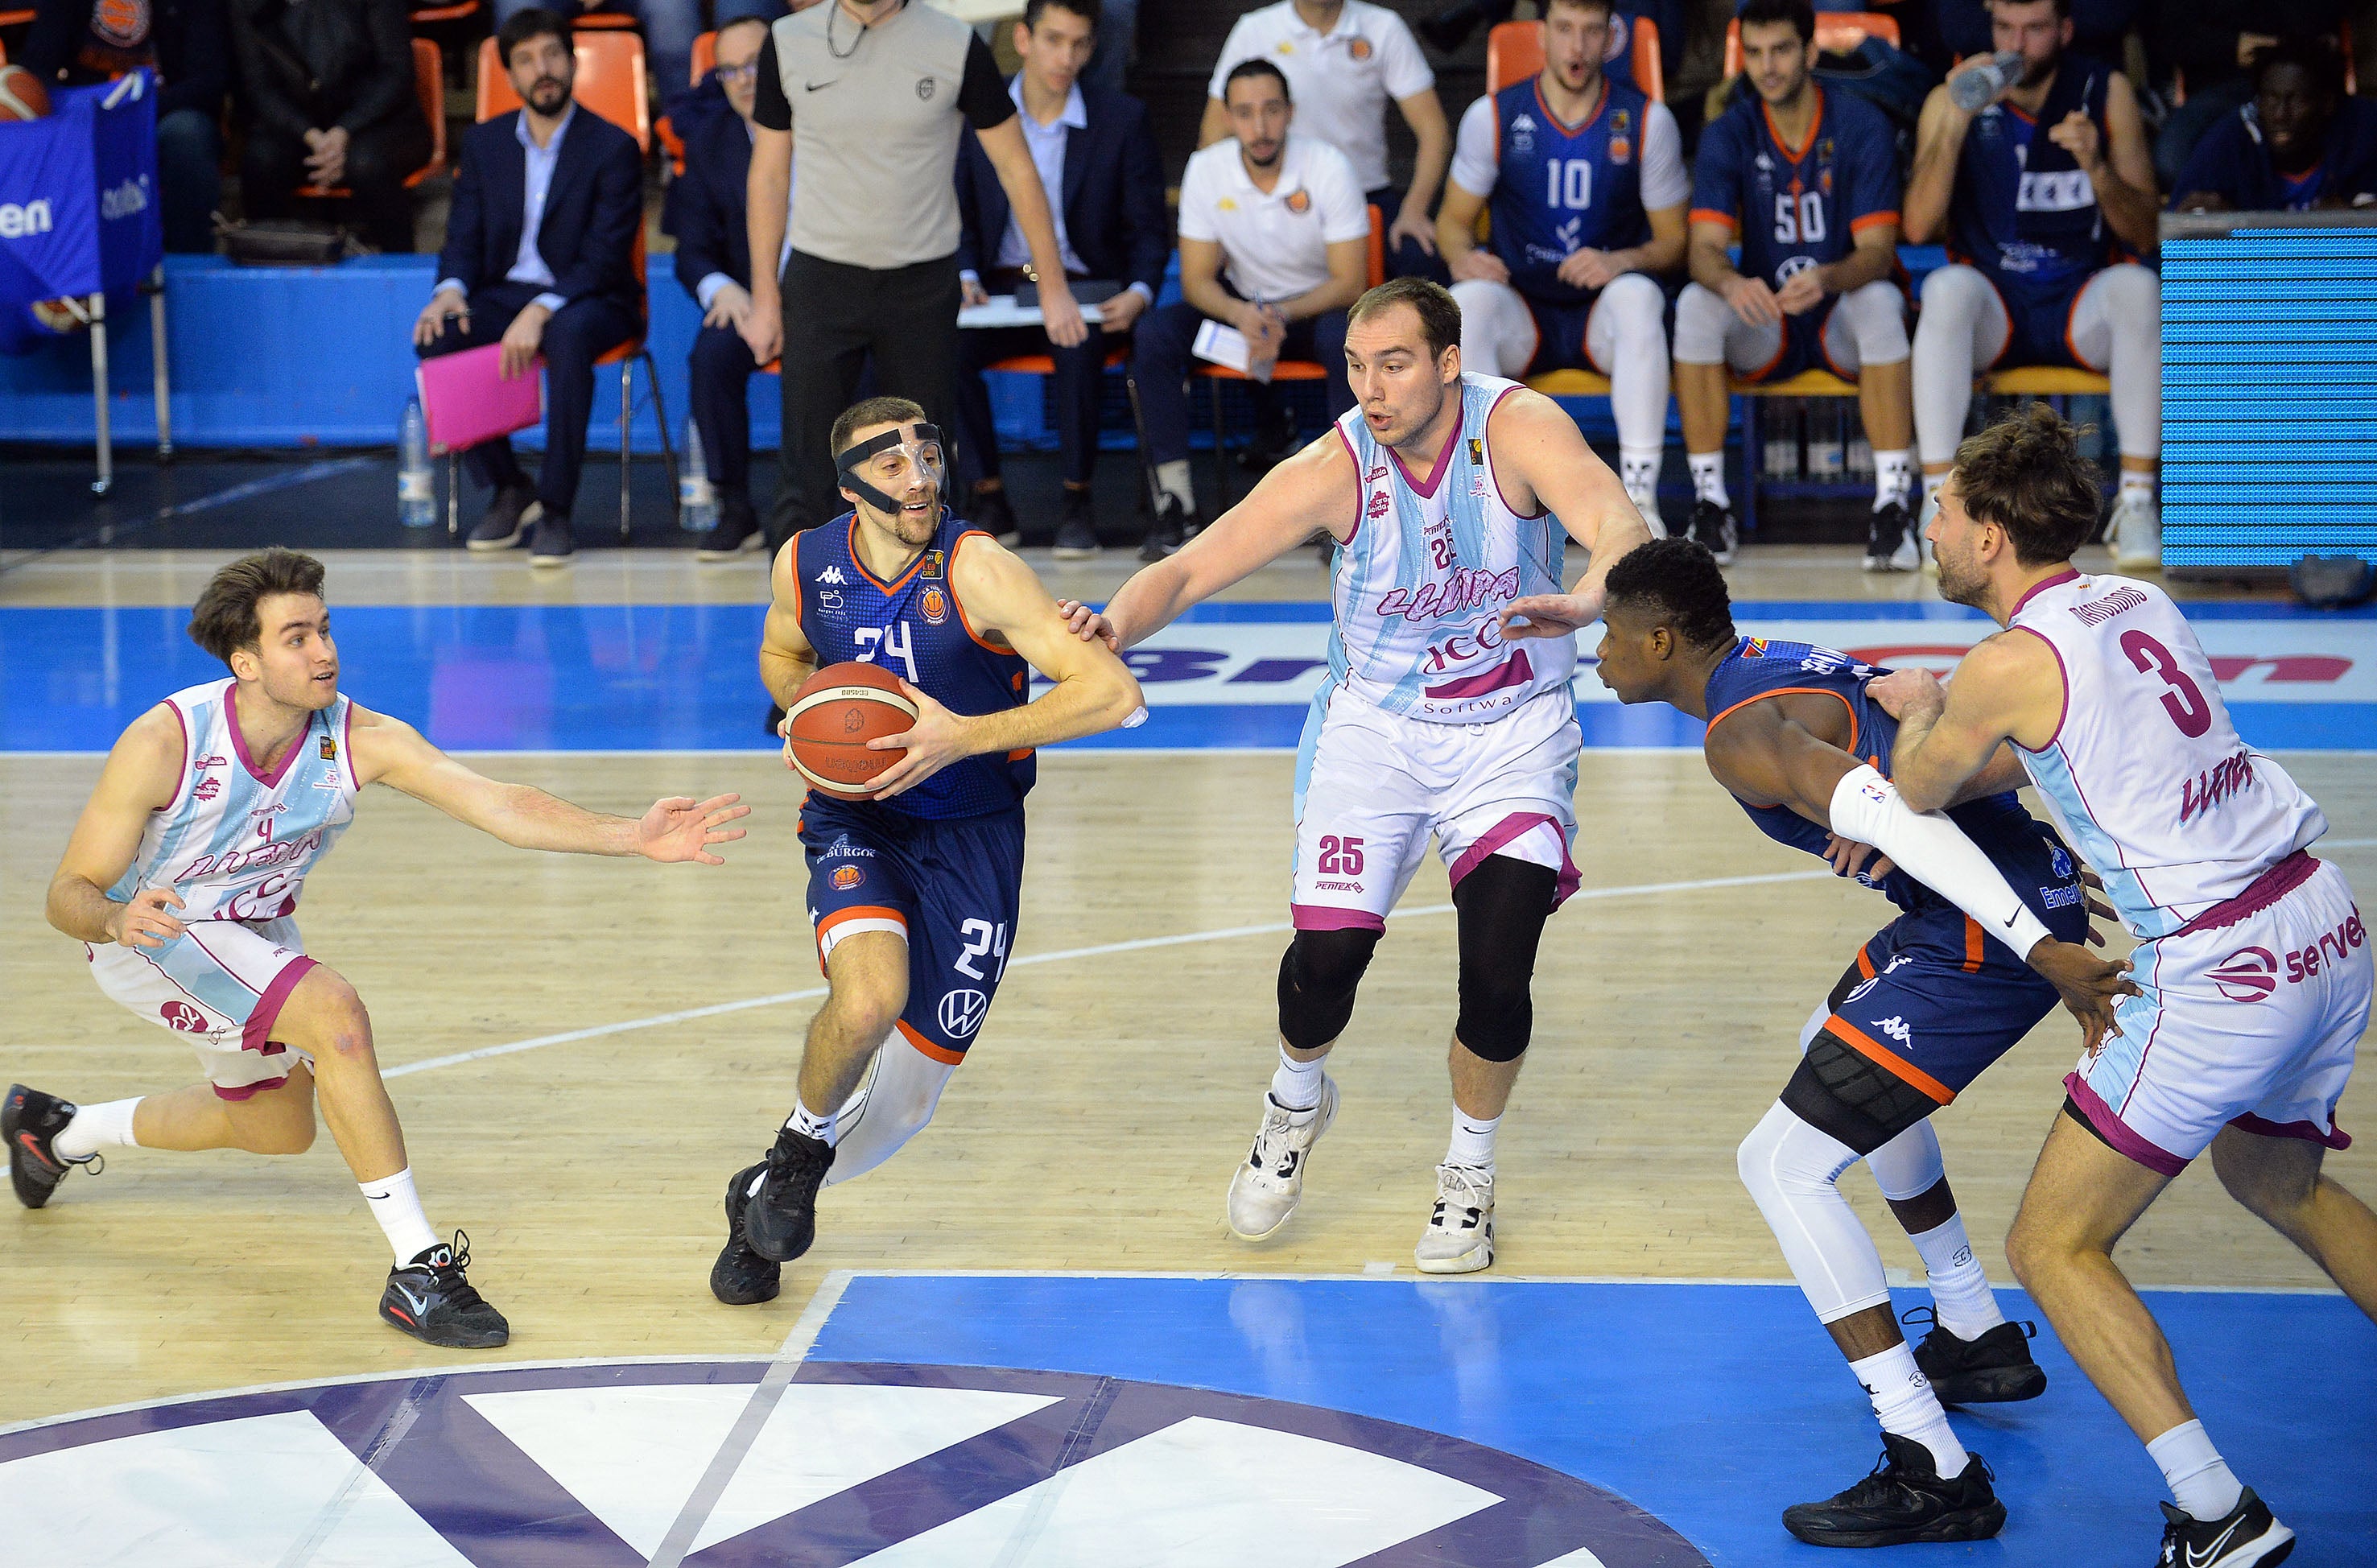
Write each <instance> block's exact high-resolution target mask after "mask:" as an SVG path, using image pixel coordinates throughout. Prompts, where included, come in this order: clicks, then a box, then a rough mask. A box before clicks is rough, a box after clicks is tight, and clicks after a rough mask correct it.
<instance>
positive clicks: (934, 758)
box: [866, 680, 974, 800]
mask: <svg viewBox="0 0 2377 1568" xmlns="http://www.w3.org/2000/svg"><path fill="white" fill-rule="evenodd" d="M900 690H901V692H902V695H904V696H905V697H906V698H907V699H908V700H909V701H911V702H914V704H915V705H916V722H915V723H914V724H911V725H909V726H908V727H907V728H906V729H904V730H902V731H901V732H900V733H899V734H898V735H878V736H876V737H875V738H874V739H873V740H870V741H868V742H867V743H866V748H867V749H868V750H869V751H905V752H906V753H907V755H906V756H905V757H902V758H901V759H900V760H899V761H897V762H895V763H893V764H892V765H891V766H890V767H889V768H886V769H885V770H883V772H879V773H878V774H876V775H875V794H874V795H873V796H871V797H870V798H873V799H876V800H889V799H890V798H891V797H892V796H895V795H898V794H899V793H900V792H901V791H902V790H907V789H914V787H915V786H916V785H918V784H923V783H924V782H925V781H926V779H929V778H931V777H932V776H933V775H934V774H935V773H938V772H940V771H941V770H942V769H943V768H946V767H948V766H949V765H950V763H952V762H956V761H962V760H964V759H966V758H968V757H971V756H973V752H974V748H973V728H972V724H971V722H970V721H969V720H968V719H967V718H966V716H965V715H964V714H962V713H952V712H950V711H949V710H948V709H947V708H944V707H942V706H941V705H940V704H939V703H938V702H936V701H934V700H932V698H930V697H929V696H927V695H926V694H925V692H924V691H922V690H920V689H919V688H916V687H914V686H911V685H910V684H909V683H908V682H906V681H904V680H903V681H902V682H901V683H900Z"/></svg>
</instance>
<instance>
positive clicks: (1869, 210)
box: [1676, 0, 1919, 571]
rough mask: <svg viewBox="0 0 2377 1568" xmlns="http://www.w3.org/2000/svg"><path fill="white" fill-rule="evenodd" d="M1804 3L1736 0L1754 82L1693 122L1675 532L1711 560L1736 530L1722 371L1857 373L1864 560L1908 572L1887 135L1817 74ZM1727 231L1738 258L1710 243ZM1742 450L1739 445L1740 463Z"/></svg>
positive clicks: (1761, 375)
mask: <svg viewBox="0 0 2377 1568" xmlns="http://www.w3.org/2000/svg"><path fill="white" fill-rule="evenodd" d="M1815 37H1816V17H1815V13H1814V12H1813V11H1812V10H1810V8H1809V6H1808V0H1750V3H1749V4H1748V5H1746V6H1743V7H1742V9H1741V54H1742V63H1743V66H1744V72H1743V74H1744V75H1745V76H1746V77H1747V78H1749V81H1750V86H1751V87H1752V88H1753V89H1754V90H1755V91H1754V92H1748V93H1741V94H1738V95H1737V96H1736V97H1735V99H1734V101H1733V103H1732V106H1731V107H1730V108H1728V109H1726V112H1725V113H1724V114H1721V115H1719V116H1717V117H1716V118H1715V119H1714V120H1713V121H1711V122H1710V123H1709V126H1708V127H1707V129H1705V130H1703V131H1702V133H1701V145H1700V154H1699V158H1698V161H1697V162H1696V164H1695V166H1694V168H1693V171H1692V211H1691V241H1690V263H1691V274H1692V281H1691V283H1690V285H1689V286H1687V287H1686V288H1685V290H1684V292H1683V295H1682V297H1680V298H1679V299H1678V300H1677V301H1676V403H1677V406H1678V411H1679V412H1680V413H1682V415H1683V424H1684V455H1685V457H1686V459H1687V460H1688V461H1690V464H1691V470H1692V492H1693V497H1694V498H1693V505H1692V521H1691V535H1692V537H1693V538H1695V539H1698V540H1699V541H1700V542H1701V543H1702V544H1703V545H1707V546H1708V547H1709V551H1710V553H1711V554H1712V555H1714V556H1715V557H1716V558H1717V560H1718V561H1719V562H1720V563H1725V562H1729V561H1731V560H1732V559H1733V555H1734V551H1735V549H1736V547H1737V545H1738V532H1737V529H1736V527H1735V523H1734V517H1733V503H1732V499H1731V497H1729V496H1728V495H1727V494H1726V484H1725V432H1726V424H1727V421H1728V417H1729V413H1730V409H1731V400H1730V399H1729V398H1728V397H1727V395H1726V369H1727V367H1728V366H1729V367H1731V369H1732V371H1733V373H1734V374H1735V375H1736V376H1738V377H1740V378H1741V379H1743V380H1745V381H1769V380H1782V379H1785V378H1786V377H1792V376H1797V375H1798V374H1799V373H1800V372H1802V371H1805V370H1812V369H1818V368H1828V369H1830V370H1832V371H1833V372H1834V373H1835V374H1836V375H1839V376H1842V377H1846V378H1848V379H1850V380H1853V381H1855V382H1856V383H1857V408H1858V412H1859V413H1862V414H1863V415H1864V418H1865V429H1866V435H1867V437H1868V438H1869V439H1870V440H1871V441H1872V443H1873V466H1874V499H1873V513H1872V517H1871V521H1869V524H1868V526H1867V533H1866V569H1867V570H1869V571H1893V570H1909V569H1913V568H1914V567H1915V566H1916V564H1917V560H1918V559H1919V557H1918V556H1917V551H1916V546H1915V543H1914V534H1913V531H1912V529H1911V526H1910V524H1909V521H1908V517H1907V509H1906V503H1907V501H1908V499H1909V498H1910V497H1909V492H1910V491H1911V489H1912V488H1913V485H1914V456H1915V454H1914V453H1913V452H1912V451H1911V450H1910V448H1911V447H1912V445H1913V442H1914V435H1915V432H1914V429H1913V420H1912V418H1911V416H1910V412H1909V406H1908V405H1909V402H1910V396H1909V393H1908V382H1907V368H1906V357H1907V345H1906V300H1905V295H1904V294H1902V293H1899V290H1898V285H1897V283H1896V282H1895V281H1893V276H1894V274H1895V273H1896V271H1897V269H1898V146H1897V138H1896V136H1895V134H1894V133H1893V130H1892V129H1891V125H1890V122H1889V121H1888V120H1886V119H1884V118H1883V117H1882V114H1881V111H1880V110H1878V109H1875V108H1874V107H1872V106H1871V105H1870V104H1869V103H1867V102H1865V101H1864V100H1863V99H1860V98H1857V97H1856V96H1855V95H1853V94H1851V93H1846V92H1836V91H1833V90H1829V89H1826V88H1824V87H1822V86H1820V85H1818V84H1817V83H1816V82H1815V81H1814V80H1813V79H1812V78H1811V77H1810V74H1809V73H1810V68H1811V67H1812V66H1814V64H1815V54H1816V50H1815ZM1737 239H1738V242H1739V244H1740V246H1741V265H1740V267H1739V269H1736V268H1735V266H1734V264H1733V262H1732V260H1731V259H1729V258H1728V257H1727V256H1726V248H1727V247H1728V246H1730V245H1733V244H1735V243H1736V241H1737ZM1757 456H1758V454H1756V453H1754V452H1753V453H1751V454H1750V458H1749V461H1753V462H1754V461H1757Z"/></svg>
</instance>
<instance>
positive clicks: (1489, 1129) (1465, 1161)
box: [1444, 1106, 1502, 1176]
mask: <svg viewBox="0 0 2377 1568" xmlns="http://www.w3.org/2000/svg"><path fill="white" fill-rule="evenodd" d="M1501 1125H1502V1119H1501V1118H1500V1117H1499V1116H1498V1117H1493V1118H1491V1119H1488V1118H1486V1117H1482V1116H1472V1115H1470V1114H1469V1113H1468V1112H1467V1111H1465V1110H1463V1109H1462V1108H1461V1107H1459V1106H1455V1107H1452V1143H1451V1145H1450V1146H1449V1147H1447V1148H1446V1150H1445V1152H1444V1163H1445V1164H1447V1165H1461V1166H1467V1167H1469V1168H1470V1169H1472V1170H1482V1171H1484V1172H1485V1173H1486V1174H1487V1175H1488V1176H1491V1175H1493V1174H1494V1130H1495V1129H1496V1128H1498V1127H1499V1126H1501Z"/></svg>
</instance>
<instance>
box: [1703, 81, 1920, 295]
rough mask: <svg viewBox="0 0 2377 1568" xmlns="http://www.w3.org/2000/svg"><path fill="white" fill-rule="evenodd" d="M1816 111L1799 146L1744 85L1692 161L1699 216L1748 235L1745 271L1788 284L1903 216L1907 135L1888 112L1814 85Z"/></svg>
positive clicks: (1743, 254)
mask: <svg viewBox="0 0 2377 1568" xmlns="http://www.w3.org/2000/svg"><path fill="white" fill-rule="evenodd" d="M1809 90H1810V91H1811V92H1813V93H1814V94H1815V95H1816V112H1815V114H1814V115H1813V116H1812V117H1811V118H1810V121H1809V123H1808V134H1807V136H1806V137H1805V138H1803V139H1802V140H1801V141H1800V142H1799V144H1798V146H1797V147H1793V146H1790V145H1788V144H1786V142H1785V141H1784V139H1783V133H1782V132H1781V131H1780V130H1779V129H1777V128H1776V126H1775V124H1774V111H1773V110H1771V109H1769V108H1768V107H1767V106H1766V101H1765V100H1764V99H1762V98H1761V97H1759V96H1758V94H1757V93H1755V92H1752V91H1749V90H1742V91H1740V92H1738V94H1737V95H1736V96H1735V98H1734V101H1733V105H1732V107H1731V108H1729V109H1727V110H1726V112H1725V113H1724V114H1720V115H1718V116H1717V118H1716V120H1715V121H1714V123H1713V124H1712V125H1710V126H1709V127H1708V129H1707V130H1705V131H1703V132H1702V135H1701V145H1700V151H1699V153H1698V154H1697V155H1696V157H1695V158H1694V161H1693V164H1692V214H1691V221H1693V222H1695V223H1723V224H1725V225H1726V227H1728V228H1731V229H1733V230H1734V231H1735V232H1736V233H1738V236H1739V238H1740V242H1741V274H1742V276H1743V277H1745V278H1759V279H1763V280H1764V281H1765V282H1766V284H1767V286H1768V287H1769V288H1780V287H1781V286H1782V285H1783V283H1784V282H1785V281H1786V280H1787V279H1789V278H1790V277H1791V276H1792V275H1793V274H1794V273H1797V272H1802V271H1805V270H1806V269H1809V268H1810V267H1816V266H1822V265H1825V264H1828V263H1831V262H1834V261H1838V260H1840V259H1841V258H1842V257H1845V256H1846V255H1848V253H1849V252H1850V250H1851V249H1853V248H1854V247H1855V246H1856V245H1857V234H1858V233H1859V232H1860V231H1862V230H1865V229H1869V228H1871V227H1872V226H1873V225H1874V224H1876V223H1895V222H1897V221H1898V195H1899V181H1898V143H1897V140H1896V138H1895V137H1894V135H1893V132H1892V130H1891V127H1890V122H1889V121H1888V120H1885V119H1883V118H1882V116H1881V111H1880V110H1878V109H1875V108H1873V107H1872V106H1871V105H1869V104H1868V103H1866V102H1864V101H1863V100H1861V99H1858V98H1857V97H1855V96H1853V95H1851V94H1849V93H1845V92H1828V91H1826V90H1824V89H1822V88H1821V87H1812V86H1811V87H1810V89H1809Z"/></svg>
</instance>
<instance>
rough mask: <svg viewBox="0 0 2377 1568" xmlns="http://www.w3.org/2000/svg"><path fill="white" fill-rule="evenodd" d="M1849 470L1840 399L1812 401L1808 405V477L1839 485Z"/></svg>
mask: <svg viewBox="0 0 2377 1568" xmlns="http://www.w3.org/2000/svg"><path fill="white" fill-rule="evenodd" d="M1846 469H1847V458H1846V454H1845V452H1844V451H1843V450H1842V442H1841V402H1840V400H1839V399H1838V398H1826V399H1823V400H1822V401H1810V402H1809V404H1808V477H1809V478H1810V479H1814V480H1819V481H1822V482H1823V483H1826V484H1838V483H1839V482H1840V479H1841V476H1842V474H1843V473H1845V472H1846Z"/></svg>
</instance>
